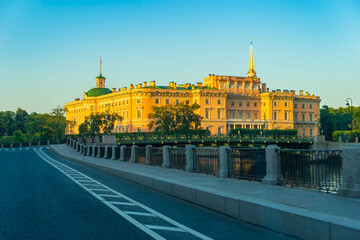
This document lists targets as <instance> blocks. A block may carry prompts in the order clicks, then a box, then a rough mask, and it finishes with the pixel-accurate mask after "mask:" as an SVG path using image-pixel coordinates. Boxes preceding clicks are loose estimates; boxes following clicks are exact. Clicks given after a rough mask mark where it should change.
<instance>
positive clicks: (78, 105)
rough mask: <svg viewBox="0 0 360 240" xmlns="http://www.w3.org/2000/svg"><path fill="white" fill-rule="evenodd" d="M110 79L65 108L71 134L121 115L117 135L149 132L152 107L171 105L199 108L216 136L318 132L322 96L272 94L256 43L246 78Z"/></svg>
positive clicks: (101, 78)
mask: <svg viewBox="0 0 360 240" xmlns="http://www.w3.org/2000/svg"><path fill="white" fill-rule="evenodd" d="M105 80H106V78H105V77H104V76H102V74H101V60H100V75H99V76H98V77H96V88H92V89H90V90H89V91H87V92H84V93H83V99H82V100H80V99H79V98H75V101H74V102H70V103H66V104H65V107H64V108H65V116H66V120H68V121H69V122H70V124H68V126H67V128H66V134H77V133H78V128H79V125H80V124H81V123H83V122H84V121H85V117H87V116H90V114H92V113H93V114H95V113H100V112H105V111H107V110H109V111H111V112H116V113H118V114H120V115H121V116H122V117H123V121H121V122H117V123H116V124H115V127H114V132H119V133H121V132H148V131H149V128H148V126H147V125H148V123H149V119H148V117H147V116H148V114H149V113H150V111H151V107H152V106H163V105H166V104H178V103H184V104H193V103H197V104H199V105H200V108H199V109H198V113H199V114H200V115H201V116H202V117H203V120H202V122H201V126H202V127H203V128H204V129H209V130H210V131H211V133H212V134H226V133H228V132H229V131H230V130H231V129H233V128H238V127H240V128H248V129H297V130H298V133H299V135H300V136H308V137H312V136H315V135H317V134H318V118H319V107H320V106H319V105H320V98H319V97H318V96H315V95H310V94H309V93H308V92H306V93H305V94H304V92H303V90H300V92H299V93H298V94H296V93H295V91H294V90H290V91H289V90H283V91H281V90H279V89H277V90H272V91H269V89H268V88H267V87H266V84H265V83H261V82H260V78H258V77H257V76H256V69H255V67H254V65H253V49H252V41H251V44H250V67H249V68H248V72H247V77H239V76H222V75H214V74H209V76H208V77H207V78H204V81H203V83H201V82H198V83H196V84H190V83H186V84H182V85H177V84H176V83H174V82H170V83H169V85H168V86H157V85H156V82H155V81H151V82H150V83H149V84H148V83H147V82H144V83H140V84H137V85H136V86H135V87H134V85H133V84H131V85H130V88H129V89H128V88H127V87H123V88H121V89H120V88H119V89H116V88H112V90H110V89H108V88H105Z"/></svg>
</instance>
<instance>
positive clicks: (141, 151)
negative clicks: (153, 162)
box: [136, 147, 146, 164]
mask: <svg viewBox="0 0 360 240" xmlns="http://www.w3.org/2000/svg"><path fill="white" fill-rule="evenodd" d="M136 162H137V163H141V164H145V162H146V147H137V159H136Z"/></svg>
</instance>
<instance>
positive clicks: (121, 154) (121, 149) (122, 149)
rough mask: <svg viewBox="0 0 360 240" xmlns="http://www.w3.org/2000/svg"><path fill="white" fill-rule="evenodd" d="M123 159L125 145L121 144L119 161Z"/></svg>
mask: <svg viewBox="0 0 360 240" xmlns="http://www.w3.org/2000/svg"><path fill="white" fill-rule="evenodd" d="M124 160H125V145H121V146H120V158H119V161H124Z"/></svg>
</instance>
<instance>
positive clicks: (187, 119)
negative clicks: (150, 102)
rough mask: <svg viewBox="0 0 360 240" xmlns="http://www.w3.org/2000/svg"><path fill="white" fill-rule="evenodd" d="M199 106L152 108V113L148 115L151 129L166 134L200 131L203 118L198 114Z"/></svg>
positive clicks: (181, 105)
mask: <svg viewBox="0 0 360 240" xmlns="http://www.w3.org/2000/svg"><path fill="white" fill-rule="evenodd" d="M199 108H200V106H199V105H198V104H193V105H191V106H190V105H187V104H177V105H172V104H169V105H165V106H160V107H157V106H152V107H151V113H150V114H149V115H148V118H149V120H150V123H149V124H148V127H149V129H153V128H154V129H155V131H157V132H161V133H164V134H171V133H184V134H186V133H188V132H190V131H191V130H199V129H201V128H200V125H201V119H202V117H201V116H200V115H199V114H197V113H196V110H197V109H199Z"/></svg>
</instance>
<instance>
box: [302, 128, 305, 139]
mask: <svg viewBox="0 0 360 240" xmlns="http://www.w3.org/2000/svg"><path fill="white" fill-rule="evenodd" d="M302 135H303V137H305V136H306V128H305V129H304V130H303V132H302Z"/></svg>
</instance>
